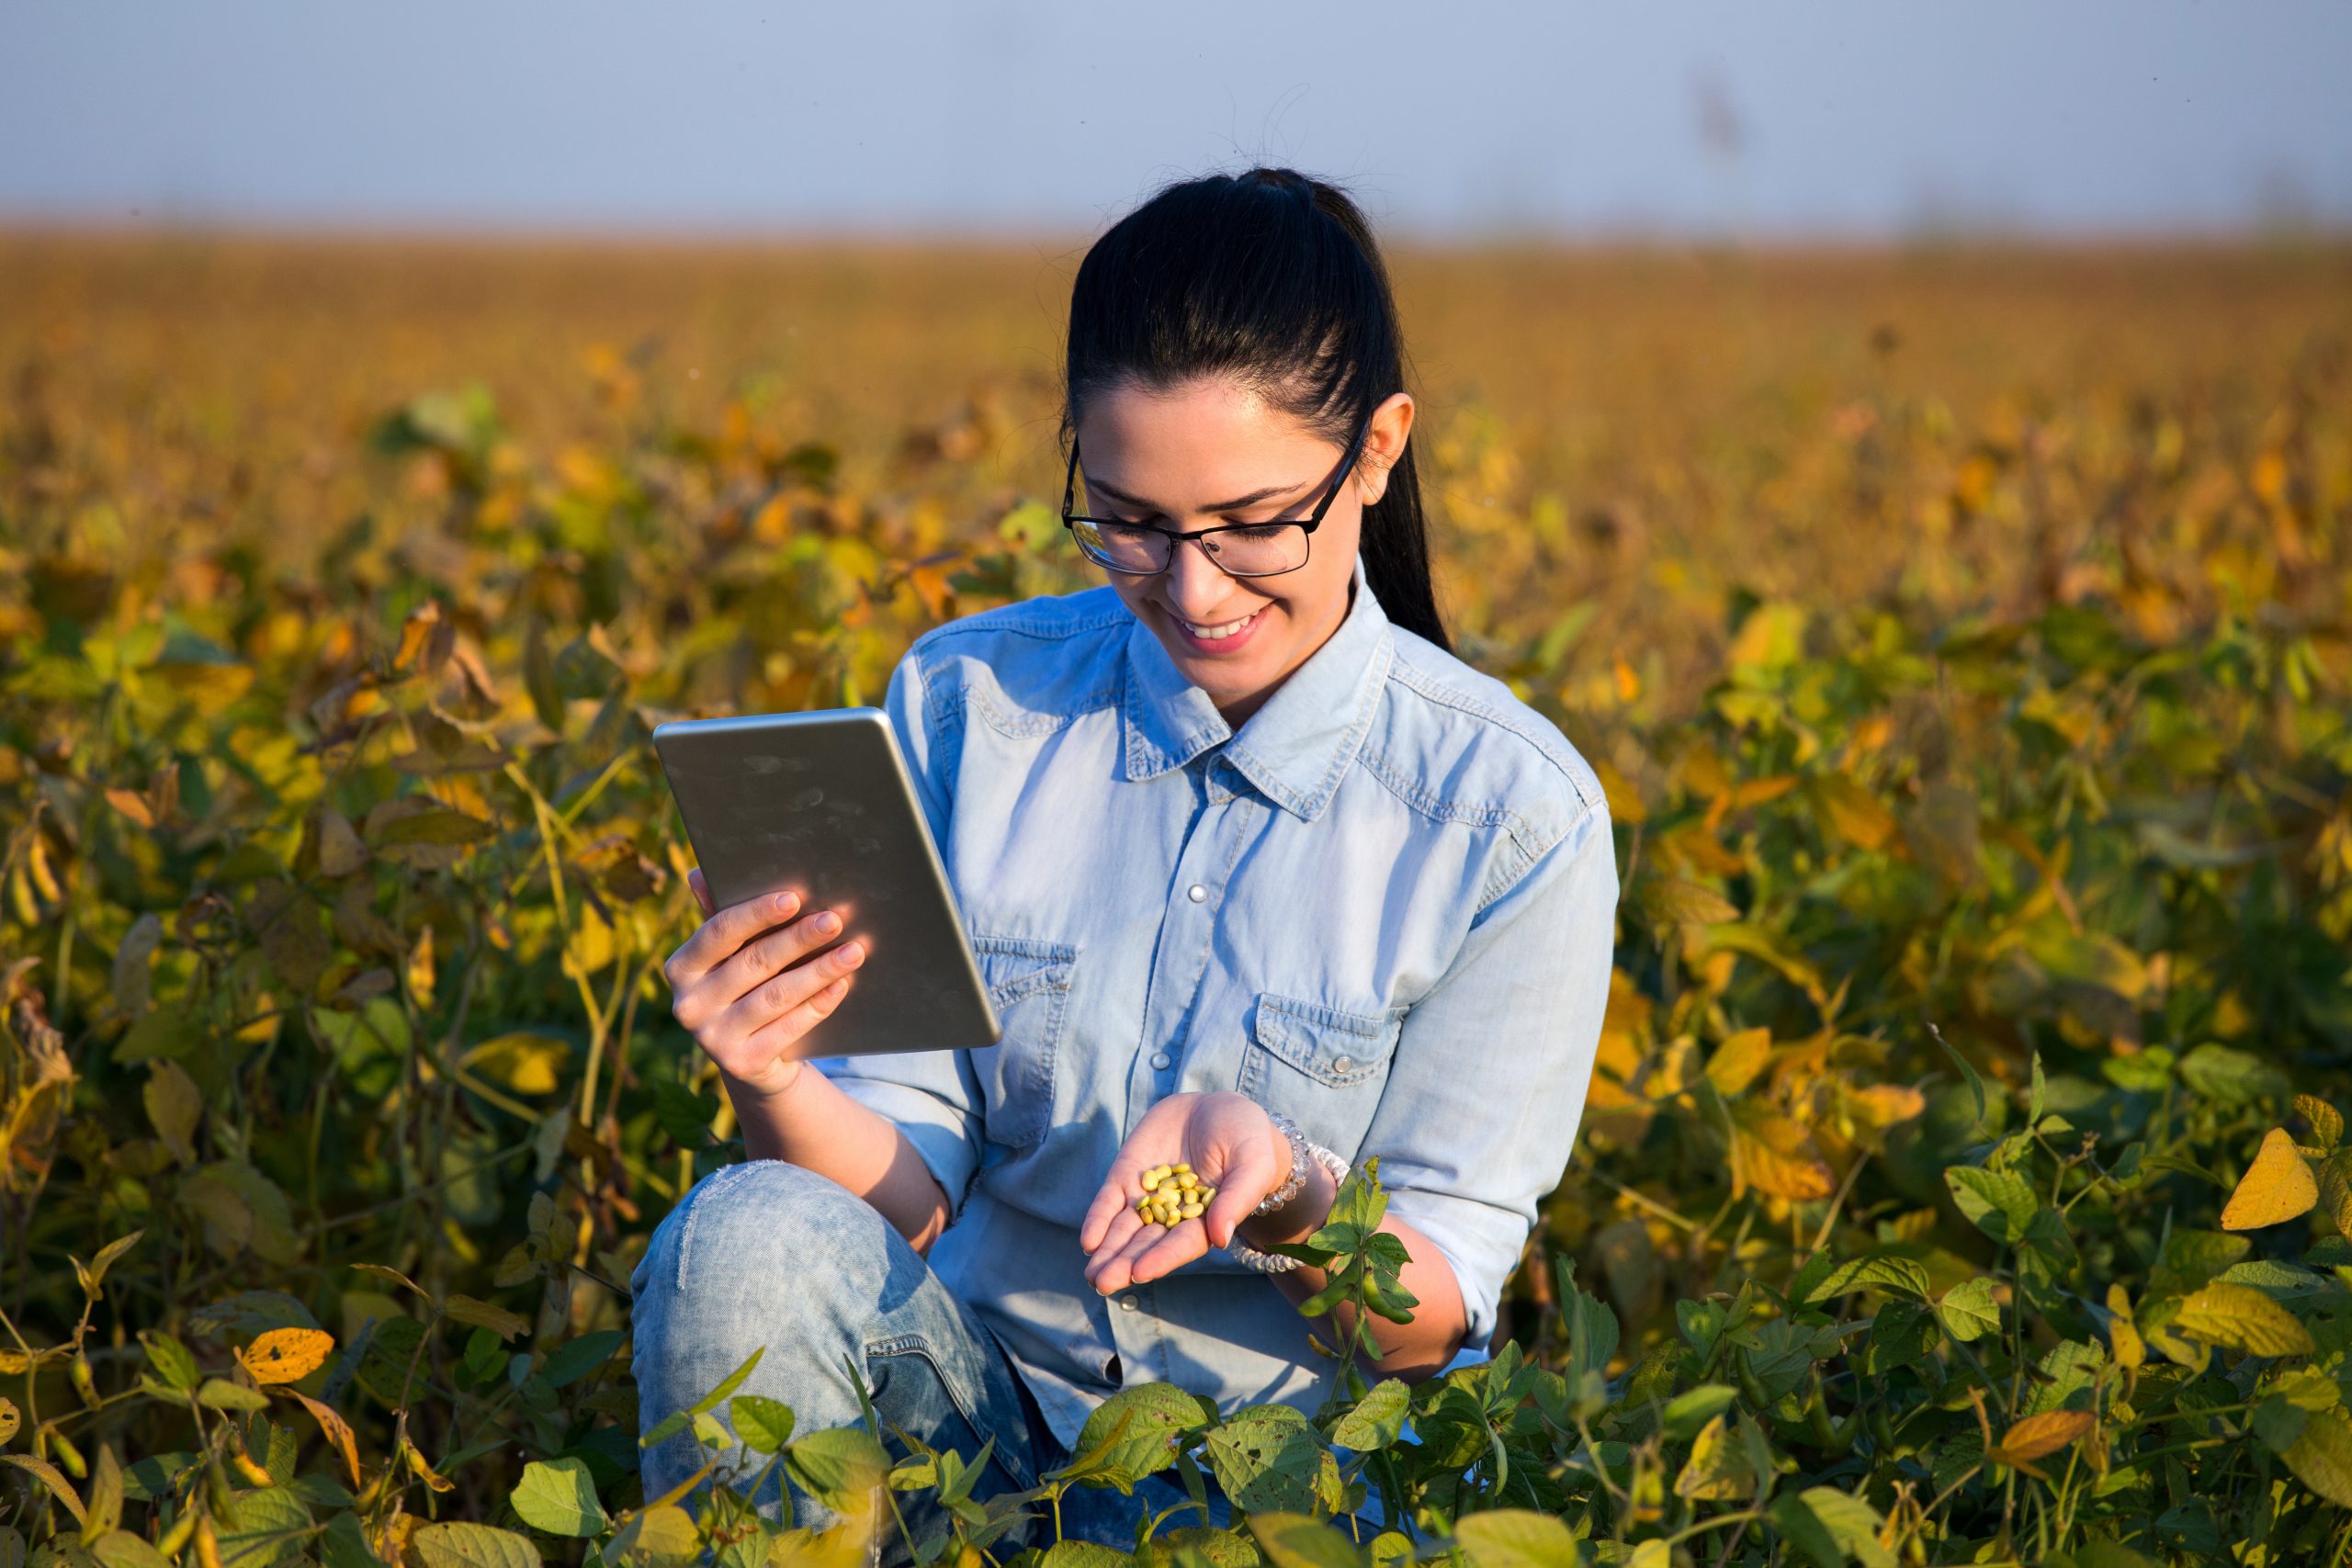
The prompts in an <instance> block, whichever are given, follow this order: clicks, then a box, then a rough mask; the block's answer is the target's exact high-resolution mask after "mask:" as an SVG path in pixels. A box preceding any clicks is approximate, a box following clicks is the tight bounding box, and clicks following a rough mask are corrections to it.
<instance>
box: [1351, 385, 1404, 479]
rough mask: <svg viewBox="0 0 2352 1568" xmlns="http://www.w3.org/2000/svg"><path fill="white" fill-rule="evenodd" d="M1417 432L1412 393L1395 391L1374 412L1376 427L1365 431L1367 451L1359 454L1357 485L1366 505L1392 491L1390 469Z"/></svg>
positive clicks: (1365, 447)
mask: <svg viewBox="0 0 2352 1568" xmlns="http://www.w3.org/2000/svg"><path fill="white" fill-rule="evenodd" d="M1412 433H1413V399H1412V394H1410V393H1408V392H1395V393H1391V394H1390V395H1389V397H1388V400H1386V401H1385V402H1384V403H1382V404H1381V405H1380V406H1379V407H1378V408H1376V409H1374V410H1373V412H1372V427H1371V428H1370V429H1368V430H1366V431H1365V432H1364V436H1363V451H1362V452H1360V453H1358V454H1357V455H1356V472H1355V479H1356V485H1357V488H1358V490H1359V491H1361V493H1362V494H1363V503H1364V504H1365V505H1366V506H1376V505H1378V504H1379V502H1380V498H1381V497H1382V496H1384V495H1386V494H1387V493H1388V474H1389V470H1390V469H1392V468H1396V466H1397V461H1398V460H1399V459H1400V458H1402V457H1404V456H1405V438H1406V437H1407V436H1408V435H1410V434H1412Z"/></svg>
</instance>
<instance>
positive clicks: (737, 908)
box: [662, 867, 865, 1114]
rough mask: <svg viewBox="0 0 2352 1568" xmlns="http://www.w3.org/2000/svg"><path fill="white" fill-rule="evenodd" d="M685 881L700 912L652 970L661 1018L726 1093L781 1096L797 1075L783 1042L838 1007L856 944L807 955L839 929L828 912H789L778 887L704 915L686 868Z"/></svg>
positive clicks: (856, 957)
mask: <svg viewBox="0 0 2352 1568" xmlns="http://www.w3.org/2000/svg"><path fill="white" fill-rule="evenodd" d="M686 886H688V887H689V888H691V889H692V890H693V892H694V896H695V903H697V904H699V905H701V906H702V910H703V913H704V915H705V916H707V919H705V920H704V921H703V923H702V924H701V925H700V926H698V927H696V928H695V933H694V935H692V936H690V937H688V938H687V939H686V940H685V941H684V942H681V943H679V945H678V950H677V951H676V952H675V953H672V954H670V961H669V962H668V963H667V964H663V965H662V976H664V977H665V978H666V979H668V981H669V982H670V992H671V998H670V1014H671V1016H672V1017H673V1018H675V1019H676V1020H677V1021H679V1022H680V1023H682V1024H684V1025H685V1027H686V1032H688V1033H690V1034H692V1035H693V1036H694V1037H695V1043H696V1044H697V1045H700V1046H701V1047H702V1048H703V1050H704V1052H705V1053H706V1054H707V1055H709V1057H710V1059H711V1060H712V1061H714V1062H716V1063H718V1070H719V1071H720V1072H721V1073H723V1074H725V1075H726V1077H727V1079H728V1087H729V1090H730V1091H732V1090H734V1089H737V1088H739V1087H740V1088H741V1089H744V1090H746V1091H748V1092H749V1093H750V1094H752V1096H753V1097H755V1098H757V1099H762V1100H765V1099H769V1098H771V1097H773V1096H775V1095H779V1094H782V1093H783V1092H784V1091H785V1090H786V1089H790V1088H791V1087H792V1085H793V1082H794V1080H795V1079H797V1078H798V1077H799V1076H800V1069H801V1066H802V1063H801V1061H800V1055H802V1054H801V1053H797V1052H793V1047H795V1046H796V1045H797V1044H798V1043H799V1042H800V1040H801V1037H802V1036H804V1035H806V1034H807V1033H808V1032H809V1031H810V1030H812V1029H814V1028H816V1027H817V1025H819V1024H820V1023H822V1022H823V1021H825V1020H826V1019H827V1018H829V1017H831V1014H832V1012H833V1010H835V1009H836V1008H838V1007H840V1006H841V1003H842V998H843V997H845V996H847V995H848V994H849V987H850V973H851V971H853V970H854V969H855V968H856V967H857V966H858V964H860V963H861V962H862V961H863V960H864V959H865V946H864V944H863V943H860V942H842V944H841V945H840V946H839V947H836V948H834V949H832V950H831V952H829V953H825V954H823V956H821V957H819V958H815V959H809V954H810V953H814V952H816V951H817V950H818V949H820V948H821V947H823V946H824V945H825V943H827V942H831V941H832V940H833V938H834V936H835V935H837V934H838V933H839V932H840V931H841V917H840V916H839V914H838V913H837V912H835V911H834V910H831V909H820V910H817V911H816V912H815V913H813V914H810V915H808V916H806V917H805V918H796V917H798V916H799V915H800V896H799V895H798V894H797V893H788V892H787V893H775V894H769V895H767V896H765V897H759V898H752V899H747V900H745V901H744V902H742V903H741V904H730V905H729V906H728V907H727V908H724V909H720V910H718V911H716V912H713V910H712V908H711V902H710V887H709V885H708V884H707V882H705V881H704V879H703V874H702V871H701V868H699V867H696V868H695V870H692V871H689V872H688V873H687V874H686ZM828 922H830V923H828ZM804 960H805V962H804ZM787 1052H792V1053H793V1054H792V1055H791V1057H790V1059H786V1053H787ZM811 1054H813V1053H811ZM739 1114H740V1111H739Z"/></svg>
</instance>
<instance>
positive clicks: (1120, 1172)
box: [1078, 1092, 1290, 1295]
mask: <svg viewBox="0 0 2352 1568" xmlns="http://www.w3.org/2000/svg"><path fill="white" fill-rule="evenodd" d="M1178 1160H1182V1161H1184V1162H1185V1163H1186V1164H1188V1165H1190V1166H1191V1167H1192V1168H1193V1174H1194V1175H1195V1176H1197V1177H1199V1178H1200V1179H1201V1180H1202V1181H1204V1182H1205V1183H1207V1184H1208V1185H1209V1186H1211V1187H1214V1188H1216V1197H1214V1198H1212V1199H1210V1200H1209V1205H1208V1208H1207V1210H1206V1212H1204V1213H1203V1214H1202V1215H1201V1216H1200V1218H1198V1219H1193V1220H1185V1221H1183V1222H1182V1223H1181V1224H1177V1225H1176V1226H1175V1227H1174V1228H1172V1229H1170V1228H1165V1227H1162V1226H1160V1225H1158V1224H1150V1223H1148V1222H1147V1221H1146V1220H1145V1219H1144V1218H1143V1217H1142V1216H1141V1215H1140V1214H1137V1213H1136V1199H1137V1198H1139V1197H1141V1196H1142V1195H1143V1184H1142V1181H1143V1173H1144V1172H1145V1171H1147V1170H1149V1169H1151V1168H1153V1167H1154V1166H1160V1165H1172V1164H1174V1163H1175V1162H1177V1161H1178ZM1289 1177H1290V1144H1289V1141H1288V1140H1286V1139H1285V1138H1283V1135H1282V1134H1280V1133H1278V1132H1276V1131H1275V1130H1274V1124H1273V1122H1272V1121H1270V1120H1269V1119H1268V1118H1267V1116H1266V1112H1265V1110H1264V1108H1263V1107H1262V1106H1261V1105H1259V1104H1258V1102H1257V1101H1256V1100H1251V1099H1250V1097H1249V1096H1247V1095H1243V1094H1234V1093H1230V1092H1220V1093H1216V1094H1171V1095H1170V1096H1169V1097H1168V1098H1167V1099H1165V1100H1161V1101H1160V1102H1159V1104H1157V1105H1155V1106H1153V1107H1152V1108H1151V1109H1150V1110H1149V1111H1146V1112H1144V1117H1143V1120H1142V1121H1140V1122H1136V1130H1135V1131H1134V1132H1133V1133H1132V1134H1128V1137H1127V1141H1126V1142H1125V1144H1124V1145H1121V1146H1120V1149H1119V1153H1118V1156H1117V1157H1115V1158H1114V1159H1113V1160H1112V1161H1111V1170H1110V1174H1109V1175H1108V1176H1107V1177H1106V1178H1105V1179H1104V1180H1103V1190H1102V1191H1100V1192H1098V1193H1096V1194H1095V1195H1094V1202H1093V1204H1092V1206H1091V1207H1090V1208H1089V1209H1088V1210H1087V1211H1086V1219H1085V1221H1084V1223H1082V1224H1080V1226H1079V1230H1078V1242H1079V1245H1080V1247H1083V1248H1085V1250H1086V1252H1087V1254H1088V1256H1089V1259H1090V1260H1089V1262H1088V1263H1087V1265H1086V1279H1087V1282H1088V1283H1090V1284H1091V1285H1092V1286H1093V1287H1094V1288H1095V1290H1096V1291H1098V1292H1101V1293H1103V1295H1109V1294H1111V1293H1112V1292H1114V1291H1122V1290H1125V1288H1126V1287H1127V1286H1129V1285H1130V1284H1141V1283H1143V1282H1144V1281H1146V1280H1157V1279H1159V1277H1160V1276H1161V1275H1163V1274H1166V1273H1168V1272H1169V1271H1170V1270H1171V1269H1179V1268H1182V1266H1183V1265H1185V1264H1187V1263H1190V1262H1191V1261H1192V1260H1193V1258H1199V1257H1202V1256H1203V1255H1204V1254H1205V1253H1206V1252H1207V1251H1208V1249H1209V1248H1210V1247H1223V1246H1225V1245H1226V1244H1227V1242H1229V1241H1231V1240H1232V1239H1233V1231H1234V1227H1235V1226H1237V1225H1238V1224H1240V1223H1241V1222H1242V1221H1243V1220H1245V1219H1247V1218H1249V1217H1250V1211H1251V1210H1253V1209H1255V1208H1256V1207H1257V1206H1258V1205H1259V1203H1260V1202H1261V1201H1263V1199H1264V1198H1265V1196H1266V1194H1267V1193H1269V1192H1272V1190H1274V1189H1275V1188H1277V1187H1279V1186H1281V1185H1282V1184H1283V1182H1284V1181H1285V1180H1287V1179H1289Z"/></svg>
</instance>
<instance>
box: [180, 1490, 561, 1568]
mask: <svg viewBox="0 0 2352 1568" xmlns="http://www.w3.org/2000/svg"><path fill="white" fill-rule="evenodd" d="M310 1528H311V1510H310V1509H308V1508H306V1507H304V1506H302V1500H301V1499H300V1498H299V1497H297V1496H295V1495H293V1494H292V1493H291V1492H288V1490H287V1489H286V1488H285V1487H283V1486H260V1487H255V1488H254V1490H252V1491H250V1492H240V1493H238V1494H237V1500H236V1505H235V1506H234V1507H232V1509H231V1510H230V1511H229V1514H228V1517H225V1518H222V1519H220V1521H219V1529H220V1563H221V1568H265V1565H266V1564H267V1563H271V1562H277V1560H278V1559H279V1558H281V1557H288V1556H292V1555H293V1554H295V1553H297V1552H300V1551H305V1550H307V1549H308V1546H309V1541H308V1539H307V1537H306V1535H305V1533H304V1532H306V1531H308V1530H309V1529H310ZM418 1533H419V1534H422V1533H423V1532H422V1531H420V1532H418ZM537 1561H538V1560H537V1558H536V1557H535V1558H533V1559H532V1564H531V1568H537ZM426 1568H440V1565H438V1564H435V1563H427V1564H426Z"/></svg>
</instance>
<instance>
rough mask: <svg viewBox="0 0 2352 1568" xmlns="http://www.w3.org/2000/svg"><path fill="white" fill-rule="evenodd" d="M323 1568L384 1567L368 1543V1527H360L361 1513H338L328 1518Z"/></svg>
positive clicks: (321, 1554) (322, 1543) (322, 1546)
mask: <svg viewBox="0 0 2352 1568" xmlns="http://www.w3.org/2000/svg"><path fill="white" fill-rule="evenodd" d="M319 1563H320V1568H384V1562H383V1559H381V1558H379V1557H378V1556H377V1555H376V1553H375V1551H374V1549H373V1548H371V1547H370V1546H369V1545H368V1533H367V1531H365V1530H363V1529H360V1528H359V1516H358V1515H356V1514H353V1513H341V1514H337V1515H336V1516H335V1517H333V1518H331V1519H329V1520H328V1521H327V1528H326V1533H325V1534H323V1535H322V1536H321V1537H320V1538H319Z"/></svg>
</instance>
